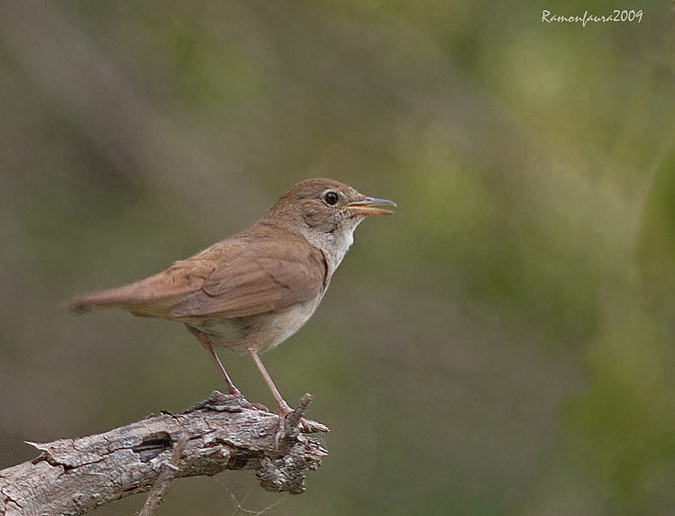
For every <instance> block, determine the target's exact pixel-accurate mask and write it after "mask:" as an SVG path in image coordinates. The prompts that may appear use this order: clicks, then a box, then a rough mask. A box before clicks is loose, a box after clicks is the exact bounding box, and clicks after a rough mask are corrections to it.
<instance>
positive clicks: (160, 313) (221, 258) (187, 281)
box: [69, 240, 242, 318]
mask: <svg viewBox="0 0 675 516" xmlns="http://www.w3.org/2000/svg"><path fill="white" fill-rule="evenodd" d="M241 249H242V246H241V245H240V244H239V243H238V242H237V241H236V240H225V241H223V242H219V243H217V244H215V245H213V246H211V247H209V248H208V249H205V250H204V251H202V252H201V253H199V254H197V255H195V256H193V257H192V258H188V259H187V260H181V261H177V262H175V263H174V264H173V265H172V266H171V267H170V268H168V269H166V270H164V271H162V272H159V273H157V274H154V275H152V276H149V277H147V278H145V279H142V280H140V281H137V282H135V283H130V284H129V285H124V286H122V287H118V288H113V289H109V290H101V291H98V292H92V293H91V294H85V295H83V296H79V297H76V298H75V299H73V300H72V301H71V302H70V303H69V308H70V309H71V310H75V311H76V312H83V311H86V310H89V309H91V308H105V307H110V306H119V307H121V308H124V309H125V310H129V311H130V312H132V313H133V314H136V315H147V316H154V317H168V318H171V316H170V314H169V310H170V309H171V308H172V307H173V306H174V305H175V304H176V303H177V302H180V301H181V300H183V299H185V297H186V296H188V295H190V294H192V293H193V292H196V291H198V290H199V289H200V288H202V286H203V285H204V281H205V280H206V278H208V277H209V275H210V274H211V273H212V272H213V271H214V270H216V268H217V266H218V265H217V264H218V263H220V264H223V263H225V264H226V263H227V261H228V260H230V259H231V258H232V257H235V256H237V254H238V253H239V252H241Z"/></svg>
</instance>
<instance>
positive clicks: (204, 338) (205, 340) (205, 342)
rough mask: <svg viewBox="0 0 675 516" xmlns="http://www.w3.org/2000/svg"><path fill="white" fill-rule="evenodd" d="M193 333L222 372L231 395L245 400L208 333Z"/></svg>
mask: <svg viewBox="0 0 675 516" xmlns="http://www.w3.org/2000/svg"><path fill="white" fill-rule="evenodd" d="M188 328H189V327H188ZM189 329H190V331H192V328H189ZM192 333H194V334H195V335H196V336H197V338H198V339H199V342H201V343H202V346H204V349H206V351H207V353H208V354H209V356H210V357H211V360H212V361H213V363H214V364H215V365H216V367H217V368H218V371H220V374H221V375H222V376H223V379H224V380H225V383H226V384H227V388H228V390H229V391H230V395H231V396H236V397H237V398H243V396H242V395H241V391H239V389H237V388H236V387H235V385H234V384H233V383H232V380H231V379H230V375H229V374H227V371H225V368H224V367H223V363H222V362H221V361H220V358H218V355H216V352H215V351H213V345H212V344H211V339H209V336H208V335H207V334H206V333H202V332H201V331H192Z"/></svg>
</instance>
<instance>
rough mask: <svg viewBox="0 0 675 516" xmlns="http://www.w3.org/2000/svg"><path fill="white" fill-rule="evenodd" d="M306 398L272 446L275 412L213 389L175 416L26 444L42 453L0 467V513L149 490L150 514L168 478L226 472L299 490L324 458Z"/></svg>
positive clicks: (46, 509) (62, 511)
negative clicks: (248, 472)
mask: <svg viewBox="0 0 675 516" xmlns="http://www.w3.org/2000/svg"><path fill="white" fill-rule="evenodd" d="M310 400H311V396H310V395H309V394H305V395H304V396H303V398H302V399H301V400H300V402H299V404H298V408H297V409H296V410H295V412H294V413H293V414H291V415H289V416H288V418H287V429H286V437H285V438H284V439H282V440H281V442H280V443H279V446H278V448H276V447H275V442H274V441H275V439H274V438H275V435H276V433H277V428H278V419H277V416H276V415H275V414H270V413H269V412H265V411H262V410H259V409H257V408H255V407H252V406H251V405H250V404H249V403H248V402H246V401H245V400H242V399H232V398H231V397H229V396H225V395H223V394H221V393H219V392H218V391H215V392H214V393H213V394H211V396H210V397H209V399H207V400H205V401H203V402H201V403H199V404H198V405H196V406H195V407H192V408H191V409H189V410H187V411H185V412H183V413H181V414H170V413H162V414H160V415H159V416H150V417H148V418H146V419H143V420H141V421H138V422H136V423H132V424H130V425H127V426H123V427H120V428H116V429H114V430H111V431H109V432H106V433H103V434H98V435H92V436H87V437H81V438H79V439H60V440H58V441H53V442H50V443H42V444H38V443H29V444H31V445H32V446H35V447H36V448H37V449H38V450H40V451H41V452H42V453H41V454H40V455H39V456H38V457H37V458H35V459H33V460H32V461H29V462H24V463H23V464H19V465H18V466H13V467H10V468H7V469H4V470H2V471H0V516H14V515H19V514H20V515H22V516H33V515H35V516H58V515H69V516H75V515H80V514H84V513H86V512H88V511H90V510H92V509H95V508H96V507H99V506H101V505H104V504H107V503H109V502H112V501H114V500H119V499H121V498H124V497H126V496H129V495H132V494H137V493H143V492H146V491H149V490H152V492H151V494H150V496H148V500H147V502H146V506H145V507H144V509H143V511H145V512H144V513H143V514H147V515H150V514H152V513H153V512H154V511H155V509H156V508H157V507H158V506H159V504H160V503H161V501H162V496H163V495H164V494H165V492H166V490H167V489H168V486H169V484H170V482H171V481H172V480H173V479H174V478H179V477H190V476H198V475H211V476H212V475H216V474H217V473H220V472H221V471H224V470H226V469H230V470H238V469H255V470H256V472H257V476H258V479H259V480H260V484H261V485H262V486H263V487H264V488H265V489H267V490H269V491H288V492H290V493H292V494H299V493H302V492H303V491H304V490H305V487H304V481H305V470H307V469H309V470H315V469H317V468H318V467H319V466H320V464H321V459H323V458H324V457H325V456H327V455H328V452H327V450H326V449H324V448H323V446H321V444H320V443H319V442H318V441H317V440H316V439H314V438H310V437H308V436H307V435H306V434H305V433H303V432H301V428H302V429H303V430H304V431H307V430H308V429H311V430H324V431H327V430H328V429H327V428H326V427H324V426H323V425H321V424H320V423H315V422H310V421H306V420H304V419H302V420H301V418H302V415H303V413H304V410H305V408H306V407H307V404H308V403H309V401H310ZM298 423H300V425H299V424H298Z"/></svg>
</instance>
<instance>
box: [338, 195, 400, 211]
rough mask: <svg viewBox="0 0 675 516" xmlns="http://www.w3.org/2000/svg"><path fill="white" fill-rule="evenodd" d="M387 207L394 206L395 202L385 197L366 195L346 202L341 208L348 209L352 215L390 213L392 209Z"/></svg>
mask: <svg viewBox="0 0 675 516" xmlns="http://www.w3.org/2000/svg"><path fill="white" fill-rule="evenodd" d="M389 207H391V208H396V203H395V202H394V201H388V200H387V199H375V198H373V197H366V198H364V199H361V200H360V201H354V202H348V203H347V204H345V205H344V206H342V209H344V210H350V211H351V212H352V213H354V215H390V214H392V213H393V210H391V208H389Z"/></svg>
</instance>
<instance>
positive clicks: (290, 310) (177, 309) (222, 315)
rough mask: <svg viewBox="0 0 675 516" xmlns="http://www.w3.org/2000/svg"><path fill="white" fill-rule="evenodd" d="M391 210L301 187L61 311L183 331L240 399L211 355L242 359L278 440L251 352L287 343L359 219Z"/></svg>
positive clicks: (346, 189) (341, 189) (354, 195)
mask: <svg viewBox="0 0 675 516" xmlns="http://www.w3.org/2000/svg"><path fill="white" fill-rule="evenodd" d="M395 206H396V204H395V203H393V202H392V201H388V200H386V199H375V198H372V197H366V196H365V195H363V194H361V193H359V192H357V191H356V190H355V189H354V188H352V187H350V186H347V185H345V184H341V183H338V182H337V181H332V180H330V179H309V180H307V181H303V182H301V183H298V184H297V185H295V186H294V187H293V188H291V189H290V190H289V191H288V192H287V193H286V194H284V195H283V196H282V197H281V198H280V199H279V200H278V201H277V202H276V203H274V205H273V206H272V208H271V209H270V210H269V212H268V213H267V215H265V216H264V217H263V218H262V219H261V220H260V221H259V222H257V223H256V224H254V225H253V226H251V227H250V228H248V229H245V230H244V231H242V232H240V233H238V234H236V235H234V236H232V237H231V238H228V239H227V240H223V241H222V242H218V243H217V244H214V245H212V246H211V247H209V248H207V249H204V250H203V251H201V252H200V253H198V254H196V255H194V256H193V257H191V258H188V259H186V260H180V261H177V262H175V263H174V264H173V265H172V266H171V267H169V268H168V269H166V270H164V271H162V272H159V273H157V274H155V275H153V276H150V277H148V278H145V279H143V280H140V281H137V282H135V283H131V284H129V285H125V286H122V287H119V288H113V289H110V290H103V291H99V292H94V293H91V294H85V295H83V296H79V297H77V298H75V299H74V300H72V301H71V303H70V305H69V306H70V308H71V309H72V310H75V311H77V312H82V311H86V310H88V309H90V308H106V307H110V306H117V307H120V308H123V309H125V310H128V311H129V312H131V313H132V314H134V315H139V316H150V317H161V318H163V319H170V320H175V321H180V322H182V323H185V325H186V326H187V328H188V330H190V332H192V333H193V334H194V335H195V336H196V337H197V338H198V339H199V342H201V343H202V345H203V346H204V348H206V351H207V352H208V353H209V356H210V357H211V359H212V360H213V362H214V363H215V365H216V367H218V369H219V371H220V373H221V374H222V376H223V378H224V379H225V382H226V383H227V387H228V389H229V393H230V395H232V396H236V397H240V398H241V397H242V395H241V392H240V391H239V389H237V388H236V387H235V386H234V384H233V383H232V380H230V377H229V375H228V374H227V372H226V371H225V368H224V367H223V365H222V363H221V362H220V359H219V358H218V356H217V355H216V353H215V351H214V347H215V348H223V349H227V350H230V351H235V352H247V353H249V354H250V355H251V358H253V361H254V362H255V364H256V366H257V367H258V369H259V371H260V373H261V374H262V376H263V378H264V379H265V382H266V383H267V386H268V387H269V389H270V391H271V392H272V395H273V396H274V399H275V400H276V402H277V406H278V411H277V413H278V415H279V435H278V436H277V437H283V435H284V429H285V419H286V416H287V415H288V414H289V413H290V412H291V411H292V410H291V408H290V407H289V405H288V404H287V403H286V402H285V401H284V399H283V398H282V396H281V394H279V391H278V389H277V388H276V386H275V385H274V382H273V381H272V378H271V377H270V375H269V373H268V372H267V370H266V369H265V366H264V365H263V363H262V361H261V360H260V357H259V356H258V354H259V353H262V352H263V351H267V350H269V349H272V348H274V347H275V346H277V345H278V344H280V343H281V342H283V341H284V340H286V339H287V338H288V337H290V336H291V335H293V334H294V333H295V332H296V331H298V330H299V329H300V327H301V326H302V325H303V324H305V322H307V320H308V319H309V318H310V317H311V315H312V314H313V313H314V311H315V310H316V308H317V306H318V305H319V302H320V301H321V298H322V297H323V295H324V294H325V292H326V289H327V288H328V284H329V283H330V280H331V277H332V276H333V273H334V272H335V269H337V267H338V265H340V262H341V261H342V259H343V258H344V256H345V253H346V252H347V251H348V250H349V247H350V246H351V244H352V242H353V235H352V233H353V232H354V229H356V226H358V225H359V223H360V222H361V221H362V220H363V219H364V218H365V217H366V216H368V215H385V214H389V213H391V211H390V209H388V208H387V207H395Z"/></svg>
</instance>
